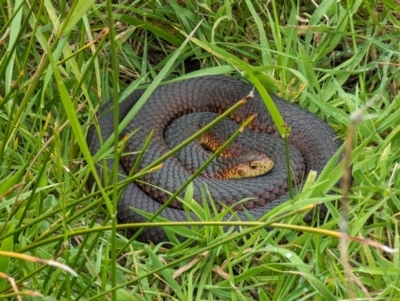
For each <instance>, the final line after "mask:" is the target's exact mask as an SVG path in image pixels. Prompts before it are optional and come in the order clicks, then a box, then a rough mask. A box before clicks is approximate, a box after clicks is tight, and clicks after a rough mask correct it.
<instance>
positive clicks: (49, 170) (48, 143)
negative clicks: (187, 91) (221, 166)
mask: <svg viewBox="0 0 400 301" xmlns="http://www.w3.org/2000/svg"><path fill="white" fill-rule="evenodd" d="M316 3H317V4H316ZM0 14H1V17H0V54H1V56H0V229H1V230H0V256H1V260H0V272H1V273H0V299H8V300H17V299H18V298H23V299H24V300H31V299H35V296H39V295H41V296H43V297H42V298H41V299H42V300H80V299H82V300H105V299H113V300H343V299H352V298H353V299H354V300H355V299H357V300H400V290H399V287H400V264H399V261H400V257H399V253H392V252H390V251H391V249H390V248H393V249H398V248H399V243H400V239H399V227H398V221H399V214H398V212H399V209H400V200H399V196H400V193H399V192H400V176H399V173H400V171H399V158H400V147H399V140H400V134H399V131H400V123H399V120H400V96H399V95H400V94H399V85H400V71H399V70H400V69H399V66H400V21H399V20H400V3H399V1H398V0H363V1H358V0H347V1H335V0H321V1H315V3H314V2H313V1H303V0H300V1H289V0H282V1H276V0H271V1H262V0H254V1H250V0H244V1H235V0H233V1H211V0H200V1H192V0H188V1H175V0H168V1H161V0H160V1H151V0H147V1H124V0H121V1H114V2H112V1H110V0H109V1H105V2H104V3H103V2H102V1H98V2H96V3H94V2H93V1H88V0H87V1H73V2H72V1H71V2H68V3H67V2H66V1H38V0H29V1H21V0H16V1H7V2H6V1H2V5H0ZM110 25H111V26H110ZM188 58H195V59H197V60H199V61H200V65H201V68H200V70H198V71H193V72H192V69H191V68H192V66H191V63H190V62H189V64H188V60H187V59H188ZM185 60H186V64H185ZM192 64H196V63H195V62H194V61H192ZM210 74H230V75H232V76H236V77H243V80H247V81H250V82H253V83H255V82H257V81H259V82H260V83H262V85H263V86H264V87H265V88H266V89H267V90H268V91H270V92H272V93H276V94H278V95H280V96H282V97H283V98H285V99H287V100H289V101H291V102H296V103H298V104H299V105H300V106H302V107H304V108H307V109H308V110H309V111H311V112H313V113H315V114H316V115H318V116H319V117H320V118H322V119H324V120H325V121H326V122H328V123H329V124H330V125H331V126H332V128H333V129H334V130H335V131H336V132H337V134H338V137H340V138H342V139H345V138H346V135H347V138H346V139H347V142H348V145H349V146H351V149H352V155H351V164H352V178H353V183H352V187H351V188H350V190H349V194H348V197H347V201H346V202H345V203H344V204H343V206H342V208H344V213H345V214H341V209H339V208H341V207H340V206H337V203H338V202H339V200H340V199H341V195H342V193H341V191H339V190H338V189H337V188H335V187H334V185H335V183H336V182H337V181H338V180H339V179H340V178H341V176H342V175H343V170H344V169H343V164H341V165H340V166H338V167H335V166H327V168H326V170H325V171H324V172H323V174H322V175H321V176H320V177H319V178H318V180H317V182H316V183H313V182H312V181H313V180H312V179H310V181H311V183H308V184H307V185H306V188H305V189H303V192H302V193H300V194H299V195H298V196H296V202H295V203H293V202H287V203H285V204H284V205H282V206H280V207H279V208H278V209H277V210H275V211H274V212H271V213H269V214H268V215H267V216H266V219H265V221H266V224H263V223H261V222H257V223H256V222H254V223H252V224H247V225H246V224H245V223H243V229H242V231H241V232H240V233H239V232H232V231H228V232H226V231H222V226H220V224H221V223H219V225H217V223H216V222H215V223H213V222H212V221H211V222H210V221H209V222H206V223H207V224H209V225H210V226H208V227H204V228H199V227H196V226H194V227H193V229H192V230H193V231H195V233H197V236H196V237H194V238H190V239H189V240H188V241H187V242H185V243H183V244H179V243H177V244H173V245H172V246H171V245H170V246H167V245H162V244H160V245H152V244H150V243H141V242H139V241H135V240H134V241H128V238H126V236H125V235H124V233H123V232H121V231H119V230H118V228H121V226H120V225H118V224H117V222H116V218H115V214H113V213H114V212H115V204H113V202H111V201H110V200H115V195H116V194H117V192H118V190H119V189H121V188H122V185H112V186H111V188H110V187H108V189H107V190H103V191H102V192H96V191H94V192H90V191H88V190H87V188H86V182H87V179H88V176H89V174H90V171H91V168H92V167H93V165H94V164H95V163H96V162H95V161H94V160H93V158H91V156H90V153H89V150H88V147H87V145H86V142H85V135H86V133H87V129H88V127H89V125H90V124H91V123H92V122H93V120H94V119H95V114H96V112H97V110H98V109H99V107H100V106H101V105H102V104H103V103H105V102H106V101H107V100H108V99H110V98H111V97H113V98H114V99H118V95H119V93H120V92H122V94H121V98H123V97H125V96H126V95H128V94H129V93H130V92H131V91H133V90H134V89H136V88H137V87H138V86H139V85H141V84H143V83H146V82H148V81H152V85H150V88H149V90H148V91H149V92H150V91H151V89H152V88H155V87H156V86H157V85H158V83H159V82H160V81H162V80H166V79H168V80H179V79H183V78H187V77H192V76H202V75H210ZM85 162H88V163H89V164H86V163H85ZM332 189H333V190H334V191H335V193H332ZM322 192H325V193H322ZM113 196H114V197H113ZM107 200H108V201H107ZM114 203H115V202H114ZM320 203H325V204H326V206H327V208H328V213H327V214H326V216H325V217H324V218H323V220H320V219H318V218H315V219H314V222H313V223H312V224H311V225H309V224H307V223H305V222H304V221H303V217H304V215H305V211H304V210H302V208H303V207H304V206H308V207H307V208H311V207H314V208H316V205H317V204H320ZM104 204H106V206H104ZM294 209H296V210H294ZM346 209H347V210H346ZM199 210H200V209H199ZM201 210H205V213H207V209H201ZM347 211H348V212H347ZM282 214H284V217H282ZM211 225H214V226H211ZM339 225H343V229H344V230H343V231H346V232H347V233H348V234H349V235H351V236H352V237H353V238H352V239H350V240H347V241H345V240H344V244H342V246H343V248H342V249H341V248H339V246H340V239H339V236H340V235H339V234H338V232H337V231H339ZM131 226H132V227H134V226H135V225H131ZM168 226H169V228H168V229H172V230H174V229H175V231H176V229H178V228H174V225H173V224H172V223H168ZM266 226H268V228H266ZM170 232H171V233H170V235H171V236H173V235H174V231H170ZM382 245H384V246H386V248H382ZM388 251H389V252H388ZM29 256H31V257H29ZM49 260H53V261H49ZM54 262H57V263H59V264H61V265H62V266H61V267H64V268H65V267H70V268H71V269H72V270H73V271H74V272H75V273H76V274H77V277H76V276H74V275H73V273H71V272H68V271H67V270H63V269H62V268H59V267H58V266H53V264H54Z"/></svg>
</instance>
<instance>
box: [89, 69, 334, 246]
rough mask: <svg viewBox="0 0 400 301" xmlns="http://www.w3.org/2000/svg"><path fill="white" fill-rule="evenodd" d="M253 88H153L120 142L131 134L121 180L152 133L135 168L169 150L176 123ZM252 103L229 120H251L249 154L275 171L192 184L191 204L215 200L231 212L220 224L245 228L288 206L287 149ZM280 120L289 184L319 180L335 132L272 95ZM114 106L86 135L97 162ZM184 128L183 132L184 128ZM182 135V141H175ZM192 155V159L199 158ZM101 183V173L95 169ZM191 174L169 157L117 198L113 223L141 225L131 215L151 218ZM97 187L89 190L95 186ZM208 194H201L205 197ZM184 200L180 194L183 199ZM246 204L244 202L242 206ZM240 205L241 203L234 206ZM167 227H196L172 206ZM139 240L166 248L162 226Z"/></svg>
mask: <svg viewBox="0 0 400 301" xmlns="http://www.w3.org/2000/svg"><path fill="white" fill-rule="evenodd" d="M254 90H255V89H254V86H253V85H251V84H249V83H246V82H244V81H242V80H240V79H235V78H233V77H229V76H223V75H219V76H215V75H213V76H201V77H195V78H190V79H186V80H182V81H178V82H173V83H170V84H166V85H161V86H159V87H157V88H156V89H155V90H154V91H153V93H152V94H151V95H150V97H149V98H148V99H147V101H146V102H145V103H144V105H143V106H142V107H141V108H140V110H139V112H138V113H137V114H136V115H135V116H134V117H133V118H132V120H131V121H130V122H129V124H128V125H127V126H126V127H125V129H124V130H123V131H122V132H121V133H120V136H121V137H122V136H126V135H129V134H131V133H134V134H133V135H132V137H130V139H129V140H128V141H127V143H126V146H125V152H127V153H129V154H130V155H128V156H122V157H121V160H120V162H118V174H119V178H118V180H120V181H122V180H124V179H125V178H126V176H127V172H128V171H129V170H130V169H131V168H132V167H133V166H134V164H135V161H136V159H137V155H135V153H137V152H138V151H140V150H141V149H142V148H143V145H144V143H145V141H146V139H147V137H148V135H149V133H150V132H151V131H152V133H153V135H152V138H151V140H150V143H149V144H148V146H147V148H146V150H145V151H144V153H143V156H142V157H141V160H140V164H139V169H138V170H140V169H141V168H143V167H146V166H148V165H149V164H150V163H152V162H153V161H154V160H156V159H158V158H160V157H161V156H162V155H164V154H165V153H166V152H168V151H169V150H170V146H169V145H168V143H167V141H166V140H165V137H164V134H165V132H166V131H167V129H168V127H169V126H172V125H173V123H174V121H175V120H177V119H179V118H182V117H183V116H184V115H190V114H192V113H197V112H210V113H217V114H222V113H223V112H225V111H226V110H227V109H228V108H230V107H231V106H232V105H234V104H235V103H236V102H237V101H238V100H240V99H243V98H245V97H246V96H247V95H249V93H250V92H252V91H254ZM143 93H144V90H139V89H137V90H135V91H133V92H132V93H131V94H130V95H129V96H128V97H127V98H126V99H125V100H123V101H122V102H120V103H119V113H120V114H119V120H118V122H119V123H120V122H121V121H122V120H123V119H124V118H125V117H126V116H127V114H128V113H129V111H130V110H131V109H132V108H133V106H134V105H135V104H136V103H137V101H138V100H139V98H140V97H141V96H142V95H143ZM253 94H254V95H253V97H251V98H249V99H248V100H247V101H246V103H245V104H244V105H243V106H241V107H240V108H239V109H237V110H236V111H234V112H233V113H231V114H230V115H229V118H230V119H231V120H232V121H233V122H235V123H238V124H241V123H243V122H244V121H245V120H246V119H247V118H249V117H250V116H253V115H254V114H256V116H255V118H254V120H252V121H251V123H250V124H249V125H248V127H247V129H246V131H245V132H244V133H242V135H239V137H244V138H243V139H248V140H250V142H251V143H253V144H254V145H253V148H254V149H261V151H265V152H266V154H267V156H268V157H270V158H271V159H272V161H273V162H274V168H273V169H272V170H271V171H270V172H268V173H267V174H265V175H262V176H259V177H255V178H248V179H233V180H226V181H225V180H218V179H209V178H207V177H197V178H196V179H195V180H194V181H193V182H192V185H193V191H194V192H193V199H194V200H196V201H197V202H199V203H200V204H201V202H202V200H203V199H204V198H203V197H202V196H204V194H203V193H204V191H207V193H209V195H210V196H211V199H212V200H215V201H217V202H218V204H220V206H219V207H218V208H219V209H220V208H221V206H230V207H231V208H232V210H233V211H235V212H232V213H231V216H230V214H227V215H226V216H225V218H230V219H232V218H234V219H239V220H244V221H247V220H249V219H254V220H258V219H260V218H261V217H262V216H263V215H265V214H266V213H268V212H269V211H271V210H272V209H274V208H275V207H276V206H278V205H280V204H282V203H284V202H286V201H287V200H288V199H289V193H288V173H287V169H286V160H285V155H284V142H283V140H282V139H281V138H280V135H279V132H278V130H277V127H276V125H275V124H274V122H273V119H272V117H271V114H270V112H269V111H268V110H267V108H266V106H265V104H264V102H263V100H262V99H261V97H260V95H259V93H258V92H257V91H254V93H253ZM270 96H271V98H272V100H273V101H274V103H275V105H276V107H277V109H278V110H279V113H280V114H281V116H282V117H283V119H284V121H285V126H287V127H289V128H290V130H291V132H290V135H289V139H288V140H289V143H290V144H289V153H290V166H291V170H292V179H293V184H295V185H297V184H299V185H301V181H302V178H303V176H307V175H308V173H309V172H310V171H316V172H317V173H321V172H322V170H323V169H324V167H325V165H326V164H327V163H328V161H329V160H330V159H331V158H332V157H333V156H334V154H335V153H336V152H337V151H338V149H339V148H340V146H341V144H342V142H341V141H340V139H337V135H336V133H335V131H334V130H333V129H332V128H331V127H330V126H329V125H328V124H327V123H326V122H324V121H323V120H322V119H320V118H319V117H317V116H316V115H314V114H312V113H311V112H309V111H308V110H306V109H304V108H301V107H300V106H298V105H296V104H293V103H291V102H288V101H286V100H284V99H282V98H280V97H278V96H275V95H272V94H270ZM112 106H113V102H112V101H109V102H107V103H106V104H105V105H103V106H102V107H101V108H100V109H99V111H98V115H97V125H95V124H92V125H91V126H90V127H89V129H88V133H87V137H86V140H87V143H88V145H89V148H90V152H91V154H92V156H95V155H96V154H97V153H98V151H99V150H100V148H101V145H102V142H103V141H106V140H107V139H108V138H109V137H110V136H111V135H112V134H113V133H114V113H113V111H112V110H111V109H112ZM181 128H182V126H181ZM258 134H261V135H264V136H265V137H264V138H263V139H264V142H262V143H260V142H254V141H253V138H252V135H258ZM178 135H179V136H181V135H180V134H178ZM196 153H197V152H194V154H193V152H192V154H191V155H196ZM113 164H114V162H113V159H112V158H109V159H107V167H108V169H110V170H111V168H112V166H113ZM96 169H97V172H98V174H99V175H100V177H101V179H103V172H104V170H103V168H102V167H101V164H97V165H96ZM191 174H192V171H191V170H188V169H187V168H186V167H185V164H184V163H182V161H181V160H180V159H179V158H178V157H174V156H172V157H169V158H168V159H167V160H165V161H164V162H163V165H162V168H161V169H159V170H156V171H152V172H150V173H147V174H145V175H144V176H143V177H141V179H140V180H136V181H133V182H132V183H130V184H128V185H127V186H126V188H125V189H124V190H123V192H122V193H121V196H120V198H119V200H117V201H118V205H117V217H118V220H119V222H120V223H142V222H146V221H147V220H148V219H147V217H145V216H143V215H142V214H140V213H138V212H137V211H136V210H135V209H139V210H140V211H144V212H147V213H149V214H154V213H155V212H157V211H158V210H159V209H160V207H161V206H162V204H163V203H164V202H165V201H166V200H168V198H169V197H170V194H169V193H168V192H172V193H173V192H175V191H176V190H177V189H178V188H179V187H181V186H182V185H183V184H184V183H185V182H186V180H187V179H188V178H189V177H190V176H191ZM94 183H95V182H94V180H93V179H90V180H89V181H88V186H89V187H93V186H94ZM205 189H206V190H205ZM182 196H183V195H182ZM243 199H246V200H247V201H246V202H245V203H242V202H240V201H241V200H243ZM238 202H240V203H238ZM159 216H160V217H161V218H164V219H166V220H169V221H187V220H188V219H189V218H190V219H192V220H199V218H198V217H197V216H196V215H195V214H194V213H193V212H189V213H188V212H186V211H185V210H182V208H181V205H180V202H179V201H178V200H173V201H172V202H171V204H170V205H169V207H166V208H165V209H164V210H163V211H162V212H161V213H160V215H159ZM139 239H140V240H142V241H151V242H154V243H159V242H168V241H169V238H168V236H167V233H166V231H165V230H164V229H163V228H162V227H155V226H150V227H145V228H144V229H143V231H142V232H141V234H140V236H139Z"/></svg>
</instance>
